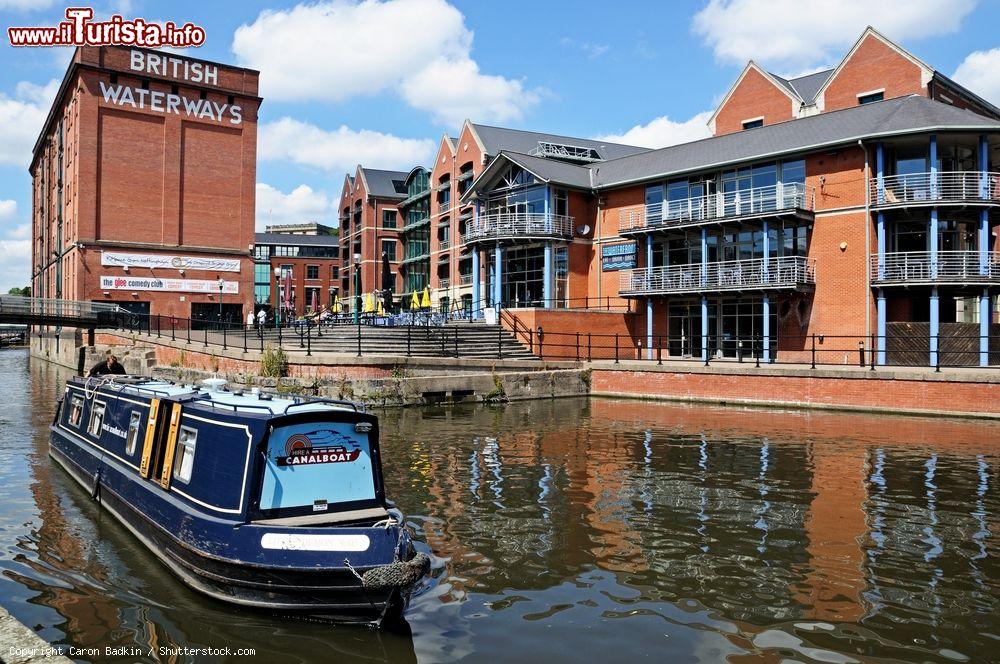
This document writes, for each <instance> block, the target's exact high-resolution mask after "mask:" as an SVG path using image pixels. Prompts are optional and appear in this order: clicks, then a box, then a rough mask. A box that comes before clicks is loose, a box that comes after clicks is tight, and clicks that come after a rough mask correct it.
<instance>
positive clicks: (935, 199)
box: [868, 171, 1000, 207]
mask: <svg viewBox="0 0 1000 664" xmlns="http://www.w3.org/2000/svg"><path fill="white" fill-rule="evenodd" d="M868 186H869V190H870V192H871V201H872V206H874V207H893V206H897V205H921V204H929V203H941V202H944V203H948V202H954V203H976V202H986V203H987V204H989V205H1000V173H995V172H990V171H937V172H932V173H908V174H906V175H883V176H882V177H877V176H876V177H873V178H871V179H870V180H869V183H868Z"/></svg>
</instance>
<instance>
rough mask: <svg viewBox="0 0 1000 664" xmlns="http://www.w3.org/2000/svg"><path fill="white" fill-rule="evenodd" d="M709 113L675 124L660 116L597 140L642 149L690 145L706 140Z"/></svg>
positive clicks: (705, 112) (703, 112)
mask: <svg viewBox="0 0 1000 664" xmlns="http://www.w3.org/2000/svg"><path fill="white" fill-rule="evenodd" d="M711 115H712V112H711V111H702V112H701V113H699V114H697V115H695V116H694V117H693V118H691V119H690V120H684V121H681V122H676V121H674V120H671V119H670V118H669V117H667V116H666V115H662V116H660V117H658V118H655V119H653V120H651V121H649V122H648V123H647V124H644V125H636V126H634V127H632V128H631V129H629V130H628V131H626V132H625V133H623V134H609V135H607V136H600V137H598V139H597V140H600V141H610V142H613V143H625V144H626V145H638V146H640V147H644V148H665V147H667V146H668V145H677V144H679V143H690V142H691V141H697V140H698V139H700V138H708V137H709V136H711V132H709V130H708V125H707V124H706V123H707V122H708V118H709V117H710V116H711Z"/></svg>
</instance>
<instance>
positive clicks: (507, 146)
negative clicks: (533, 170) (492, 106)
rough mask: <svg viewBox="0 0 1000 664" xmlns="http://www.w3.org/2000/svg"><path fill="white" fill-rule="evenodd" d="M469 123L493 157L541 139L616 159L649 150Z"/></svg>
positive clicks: (522, 150) (524, 148)
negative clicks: (594, 151)
mask: <svg viewBox="0 0 1000 664" xmlns="http://www.w3.org/2000/svg"><path fill="white" fill-rule="evenodd" d="M469 126H470V127H471V128H472V131H473V133H474V134H475V135H476V138H477V139H478V140H479V142H480V147H481V148H482V149H483V151H484V152H485V153H486V154H488V155H490V156H494V157H495V156H496V155H498V154H500V153H501V152H502V151H507V152H519V153H521V154H524V155H527V154H528V153H529V152H531V151H532V150H534V149H535V148H537V147H538V144H539V143H540V142H541V143H557V144H562V145H572V146H577V147H583V148H592V149H594V150H596V151H597V153H598V155H600V158H601V159H617V158H618V157H625V156H628V155H631V154H639V153H640V152H646V151H647V150H648V148H640V147H637V146H634V145H623V144H621V143H609V142H608V141H595V140H591V139H588V138H576V137H573V136H560V135H558V134H545V133H542V132H537V131H524V130H523V129H507V128H505V127H491V126H490V125H482V124H474V123H472V122H470V123H469Z"/></svg>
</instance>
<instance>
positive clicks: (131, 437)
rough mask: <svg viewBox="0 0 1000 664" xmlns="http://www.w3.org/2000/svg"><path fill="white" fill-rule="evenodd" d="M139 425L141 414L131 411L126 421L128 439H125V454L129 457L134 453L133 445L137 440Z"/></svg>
mask: <svg viewBox="0 0 1000 664" xmlns="http://www.w3.org/2000/svg"><path fill="white" fill-rule="evenodd" d="M141 424H142V413H140V412H139V411H137V410H133V411H132V415H131V416H130V417H129V421H128V437H127V438H126V439H125V454H128V455H129V456H132V454H134V453H135V444H136V442H138V440H139V430H140V429H141V428H142V427H141V426H140V425H141Z"/></svg>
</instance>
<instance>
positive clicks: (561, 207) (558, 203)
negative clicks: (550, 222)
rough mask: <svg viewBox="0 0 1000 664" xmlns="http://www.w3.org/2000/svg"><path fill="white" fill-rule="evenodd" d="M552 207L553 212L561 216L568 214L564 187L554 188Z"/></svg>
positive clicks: (567, 200)
mask: <svg viewBox="0 0 1000 664" xmlns="http://www.w3.org/2000/svg"><path fill="white" fill-rule="evenodd" d="M553 203H554V205H553V207H554V208H555V209H554V210H553V212H554V213H555V214H558V215H561V216H564V217H565V216H568V215H569V196H568V195H567V194H566V190H565V189H556V190H555V195H554V196H553Z"/></svg>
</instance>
